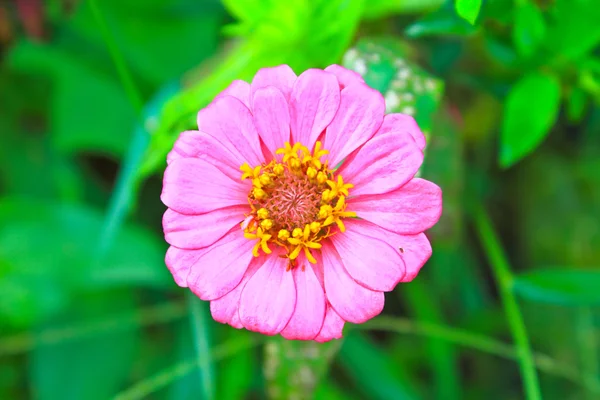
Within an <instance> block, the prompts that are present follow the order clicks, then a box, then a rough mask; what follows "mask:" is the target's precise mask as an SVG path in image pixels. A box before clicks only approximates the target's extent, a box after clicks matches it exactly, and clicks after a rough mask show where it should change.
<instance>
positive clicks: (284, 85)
mask: <svg viewBox="0 0 600 400" xmlns="http://www.w3.org/2000/svg"><path fill="white" fill-rule="evenodd" d="M295 81H296V74H295V73H294V71H293V70H292V69H291V68H290V67H289V66H288V65H285V64H284V65H278V66H276V67H270V68H262V69H259V70H258V72H257V73H256V75H254V78H253V79H252V85H251V92H252V97H254V96H255V93H256V91H257V90H258V89H260V88H264V87H267V86H273V87H275V88H277V89H279V91H280V92H281V93H283V96H284V97H285V99H286V100H288V99H289V98H290V94H291V93H292V87H293V86H294V82H295ZM252 110H254V105H253V108H252Z"/></svg>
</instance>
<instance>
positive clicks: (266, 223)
mask: <svg viewBox="0 0 600 400" xmlns="http://www.w3.org/2000/svg"><path fill="white" fill-rule="evenodd" d="M260 226H261V227H262V228H263V229H264V230H265V231H268V230H269V229H271V228H272V227H273V221H271V220H270V219H263V220H262V221H260Z"/></svg>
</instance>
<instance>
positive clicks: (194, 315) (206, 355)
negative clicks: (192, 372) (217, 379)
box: [187, 290, 215, 400]
mask: <svg viewBox="0 0 600 400" xmlns="http://www.w3.org/2000/svg"><path fill="white" fill-rule="evenodd" d="M187 300H188V310H189V316H190V324H191V325H192V335H193V341H194V347H195V349H196V356H197V358H198V364H199V365H200V368H199V370H198V372H199V374H200V382H201V385H200V386H201V388H202V392H203V396H202V398H203V399H205V400H213V399H214V398H215V395H214V394H215V390H214V385H213V382H214V380H213V379H214V376H213V367H212V363H213V360H212V358H211V353H210V342H209V339H208V330H207V326H206V324H207V318H206V308H207V306H208V303H206V302H203V301H200V300H199V299H198V298H197V297H196V295H194V294H193V293H192V292H191V291H189V290H188V291H187Z"/></svg>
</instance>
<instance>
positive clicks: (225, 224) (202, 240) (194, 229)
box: [163, 205, 250, 249]
mask: <svg viewBox="0 0 600 400" xmlns="http://www.w3.org/2000/svg"><path fill="white" fill-rule="evenodd" d="M249 212H250V207H248V206H247V205H246V206H233V207H227V208H220V209H218V210H214V211H211V212H208V213H205V214H199V215H185V214H179V213H178V212H176V211H173V210H171V209H170V208H169V209H167V211H166V212H165V214H164V215H163V229H164V231H165V240H166V241H167V243H169V244H170V245H172V246H177V247H179V248H180V249H199V248H202V247H206V246H209V245H211V244H213V243H214V242H216V241H217V240H219V239H220V238H222V237H223V235H225V234H226V233H227V232H229V230H230V229H231V228H233V227H234V226H235V225H238V224H239V223H241V222H242V221H243V220H244V218H245V215H244V214H245V213H249Z"/></svg>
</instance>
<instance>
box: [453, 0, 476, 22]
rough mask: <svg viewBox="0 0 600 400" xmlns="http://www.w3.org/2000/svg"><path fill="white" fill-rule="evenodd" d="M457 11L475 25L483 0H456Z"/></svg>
mask: <svg viewBox="0 0 600 400" xmlns="http://www.w3.org/2000/svg"><path fill="white" fill-rule="evenodd" d="M455 7H456V13H457V14H458V15H460V16H461V17H462V18H464V19H465V20H467V21H468V22H469V23H470V24H471V25H475V20H477V16H478V15H479V10H480V9H481V0H456V2H455Z"/></svg>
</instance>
